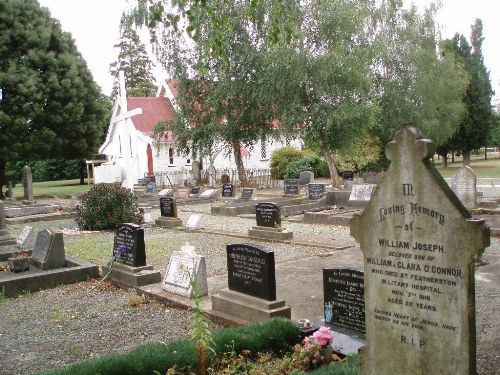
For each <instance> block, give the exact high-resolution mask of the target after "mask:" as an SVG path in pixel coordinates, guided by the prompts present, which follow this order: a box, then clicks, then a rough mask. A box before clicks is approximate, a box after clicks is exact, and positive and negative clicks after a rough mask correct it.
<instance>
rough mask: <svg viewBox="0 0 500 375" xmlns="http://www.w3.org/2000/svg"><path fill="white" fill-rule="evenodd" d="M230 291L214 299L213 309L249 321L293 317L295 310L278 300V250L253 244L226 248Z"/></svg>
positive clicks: (224, 291) (222, 292) (222, 291)
mask: <svg viewBox="0 0 500 375" xmlns="http://www.w3.org/2000/svg"><path fill="white" fill-rule="evenodd" d="M226 253H227V272H228V288H229V290H221V291H219V293H218V294H217V295H214V296H212V309H214V310H215V311H221V312H224V313H226V314H229V315H233V316H236V317H238V318H240V319H243V320H245V321H249V322H255V321H259V320H262V319H265V318H269V317H271V316H285V317H288V318H290V316H291V309H290V307H288V306H285V301H283V300H277V299H276V272H275V260H274V251H271V250H268V249H265V248H263V247H258V246H254V245H251V244H233V245H227V246H226Z"/></svg>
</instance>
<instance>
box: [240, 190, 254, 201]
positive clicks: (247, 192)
mask: <svg viewBox="0 0 500 375" xmlns="http://www.w3.org/2000/svg"><path fill="white" fill-rule="evenodd" d="M254 191H255V189H253V188H244V189H243V190H242V191H241V199H251V198H252V196H253V192H254Z"/></svg>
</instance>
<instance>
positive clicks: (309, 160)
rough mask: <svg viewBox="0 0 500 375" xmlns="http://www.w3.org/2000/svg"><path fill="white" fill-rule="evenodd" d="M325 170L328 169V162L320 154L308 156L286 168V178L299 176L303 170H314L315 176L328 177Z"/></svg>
mask: <svg viewBox="0 0 500 375" xmlns="http://www.w3.org/2000/svg"><path fill="white" fill-rule="evenodd" d="M325 170H326V171H327V170H328V167H327V166H326V162H325V161H323V160H322V159H321V158H320V157H319V156H306V157H303V158H301V159H299V160H296V161H295V162H293V163H292V164H290V165H289V166H288V167H287V169H286V170H285V173H284V178H285V179H292V178H299V175H300V172H303V171H312V172H313V173H314V176H315V177H328V176H325Z"/></svg>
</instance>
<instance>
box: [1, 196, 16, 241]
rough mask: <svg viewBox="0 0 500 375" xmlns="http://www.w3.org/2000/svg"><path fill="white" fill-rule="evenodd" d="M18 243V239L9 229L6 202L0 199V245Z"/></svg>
mask: <svg viewBox="0 0 500 375" xmlns="http://www.w3.org/2000/svg"><path fill="white" fill-rule="evenodd" d="M15 243H16V239H15V238H14V237H13V236H11V235H10V234H9V231H8V230H7V219H6V217H5V204H4V203H3V202H2V201H0V246H10V245H14V244H15Z"/></svg>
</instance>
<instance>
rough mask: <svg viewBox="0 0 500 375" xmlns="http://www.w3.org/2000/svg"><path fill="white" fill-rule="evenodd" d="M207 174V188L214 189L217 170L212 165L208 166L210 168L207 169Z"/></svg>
mask: <svg viewBox="0 0 500 375" xmlns="http://www.w3.org/2000/svg"><path fill="white" fill-rule="evenodd" d="M207 174H208V186H210V187H215V184H216V183H217V170H216V169H215V167H214V165H213V164H210V166H209V167H208V169H207Z"/></svg>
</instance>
